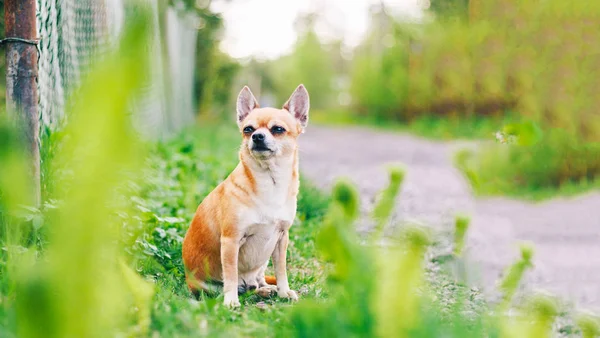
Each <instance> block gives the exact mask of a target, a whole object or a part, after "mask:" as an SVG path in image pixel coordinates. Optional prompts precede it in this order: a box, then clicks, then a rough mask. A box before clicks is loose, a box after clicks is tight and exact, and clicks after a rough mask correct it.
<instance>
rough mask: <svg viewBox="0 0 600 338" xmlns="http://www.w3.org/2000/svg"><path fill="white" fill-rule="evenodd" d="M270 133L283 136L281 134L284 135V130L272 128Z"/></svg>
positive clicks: (276, 127) (277, 127)
mask: <svg viewBox="0 0 600 338" xmlns="http://www.w3.org/2000/svg"><path fill="white" fill-rule="evenodd" d="M271 132H272V133H273V134H283V133H285V129H283V128H282V127H280V126H274V127H273V128H271Z"/></svg>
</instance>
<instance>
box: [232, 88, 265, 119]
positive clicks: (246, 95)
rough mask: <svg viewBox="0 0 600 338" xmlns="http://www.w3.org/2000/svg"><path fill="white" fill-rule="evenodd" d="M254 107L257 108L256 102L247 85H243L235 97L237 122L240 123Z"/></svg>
mask: <svg viewBox="0 0 600 338" xmlns="http://www.w3.org/2000/svg"><path fill="white" fill-rule="evenodd" d="M256 108H259V105H258V102H257V101H256V98H255V97H254V94H252V92H251V91H250V88H248V86H244V88H243V89H242V91H241V92H240V94H239V95H238V98H237V106H236V110H237V123H238V125H240V124H241V123H242V121H244V119H245V118H246V116H248V114H250V112H251V111H252V110H254V109H256Z"/></svg>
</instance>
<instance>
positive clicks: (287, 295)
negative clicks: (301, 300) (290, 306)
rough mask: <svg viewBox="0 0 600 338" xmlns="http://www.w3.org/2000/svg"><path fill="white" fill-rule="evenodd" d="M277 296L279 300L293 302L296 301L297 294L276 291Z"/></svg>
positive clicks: (291, 291) (288, 291) (290, 291)
mask: <svg viewBox="0 0 600 338" xmlns="http://www.w3.org/2000/svg"><path fill="white" fill-rule="evenodd" d="M277 296H279V298H287V299H291V300H293V301H297V300H298V294H297V293H296V291H294V290H290V289H287V290H279V291H277Z"/></svg>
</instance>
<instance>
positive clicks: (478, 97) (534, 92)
mask: <svg viewBox="0 0 600 338" xmlns="http://www.w3.org/2000/svg"><path fill="white" fill-rule="evenodd" d="M430 10H431V11H432V12H433V13H434V14H435V17H436V20H434V21H433V22H431V23H427V24H423V25H418V26H417V25H411V24H405V23H403V24H399V23H397V22H395V20H394V19H393V18H391V17H390V16H388V15H386V14H385V12H381V11H380V12H377V13H375V14H374V15H373V16H372V21H373V23H372V27H371V32H370V33H369V36H368V38H367V39H366V40H365V41H364V42H363V43H362V44H361V45H360V46H359V47H358V48H357V50H356V57H355V58H354V60H353V63H352V65H353V72H352V80H351V94H352V99H353V103H352V106H353V107H352V108H353V112H354V116H364V115H368V119H369V120H371V119H374V120H376V122H375V123H376V124H380V125H381V124H389V123H390V122H391V121H400V122H401V123H404V124H408V125H409V130H413V131H415V130H416V131H417V132H419V133H421V134H425V135H428V136H434V137H439V135H440V134H446V135H447V136H458V137H472V136H473V135H474V136H478V137H483V138H486V139H489V138H490V137H494V136H493V134H492V133H494V134H495V132H496V131H497V132H499V133H500V134H499V135H500V137H501V138H504V137H505V136H506V137H507V138H508V139H513V138H514V139H515V140H516V141H517V144H518V145H520V146H523V147H512V148H511V150H510V155H506V154H504V153H506V152H507V151H503V150H494V151H493V152H491V153H490V151H488V149H486V150H484V151H482V152H481V153H482V155H480V156H481V157H482V158H480V159H479V160H478V161H479V162H481V163H480V164H477V165H475V167H480V169H478V168H470V169H469V172H468V173H467V175H469V176H473V173H478V175H479V176H481V177H479V178H478V180H477V181H478V182H479V183H481V184H482V185H484V186H485V187H483V186H479V187H478V188H477V189H479V192H481V193H484V194H490V193H492V194H500V193H511V194H521V193H523V192H526V193H528V194H529V193H531V192H535V194H536V195H539V194H538V193H537V192H538V191H541V190H543V191H546V192H547V191H553V190H554V191H556V190H558V191H563V190H565V189H566V190H569V191H577V190H581V189H580V188H579V187H580V186H587V187H590V186H597V184H596V181H597V178H598V177H599V176H600V171H599V170H598V161H597V158H598V154H599V152H598V145H597V144H598V142H600V139H598V136H597V135H600V124H598V122H596V121H597V120H598V119H595V118H594V117H593V116H595V115H594V114H595V113H594V112H596V111H597V109H596V107H597V106H598V102H597V99H596V97H597V96H596V95H594V94H593V93H591V92H590V91H593V88H595V87H596V86H597V84H596V82H597V80H596V79H598V76H597V74H596V72H597V70H596V68H594V67H593V64H594V62H595V61H594V60H595V58H596V57H595V55H597V54H598V52H597V46H596V45H594V44H590V43H589V41H593V40H594V39H597V37H596V35H597V32H594V33H591V32H590V34H591V35H590V34H588V33H587V32H588V29H587V28H586V27H587V26H586V25H587V23H591V22H596V21H597V20H598V18H599V17H600V5H598V4H596V3H593V4H592V3H589V2H584V1H576V2H569V3H566V2H563V1H560V0H550V1H530V2H518V3H515V2H513V1H505V0H493V1H475V0H473V1H466V0H437V1H431V8H430ZM467 17H468V19H469V20H464V19H466V18H467ZM456 18H459V20H454V19H456ZM515 26H518V27H520V28H519V29H516V30H515V29H514V27H515ZM566 27H568V29H567V28H566ZM558 46H563V47H561V48H559V47H558ZM575 60H578V61H575ZM594 74H595V75H594ZM511 119H514V120H513V121H510V120H511ZM477 120H481V121H486V122H484V123H482V124H479V123H477V124H474V123H465V121H477ZM358 122H363V120H359V121H358ZM489 125H492V126H495V130H490V129H489ZM502 125H505V127H504V128H501V126H502ZM465 126H467V128H465ZM472 127H475V128H476V129H481V130H480V131H475V132H474V131H472V130H469V129H473V128H472ZM492 129H493V128H492ZM517 135H518V137H513V136H517ZM503 142H504V140H503ZM565 187H566V188H565Z"/></svg>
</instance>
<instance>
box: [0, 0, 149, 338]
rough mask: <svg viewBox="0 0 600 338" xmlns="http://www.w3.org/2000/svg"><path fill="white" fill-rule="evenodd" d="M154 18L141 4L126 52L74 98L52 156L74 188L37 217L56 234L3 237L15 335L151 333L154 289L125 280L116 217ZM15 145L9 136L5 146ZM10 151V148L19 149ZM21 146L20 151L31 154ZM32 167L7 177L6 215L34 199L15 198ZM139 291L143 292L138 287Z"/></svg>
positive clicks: (6, 293)
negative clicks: (36, 238) (133, 309)
mask: <svg viewBox="0 0 600 338" xmlns="http://www.w3.org/2000/svg"><path fill="white" fill-rule="evenodd" d="M147 20H148V15H147V13H146V12H145V11H144V10H143V9H142V8H138V12H137V15H136V16H133V17H131V18H130V20H129V22H128V26H127V29H126V32H125V34H124V37H123V41H122V45H121V46H120V48H119V49H118V51H117V52H115V53H111V55H109V56H108V57H107V58H106V59H104V60H102V61H101V63H100V64H99V65H98V68H95V69H93V70H92V71H91V72H90V74H89V76H88V78H87V80H86V83H85V84H84V85H83V87H82V90H81V91H80V96H79V97H78V99H77V101H75V102H73V104H72V105H71V107H72V112H71V114H70V117H71V119H70V123H69V125H68V126H67V129H66V130H65V134H67V135H69V137H68V138H67V139H65V140H64V142H63V144H62V146H61V148H60V149H59V150H57V151H56V153H55V155H56V158H55V159H53V161H52V162H53V163H52V166H56V167H57V168H62V169H60V170H65V169H66V166H68V171H69V174H68V177H66V178H65V180H64V181H63V182H64V183H65V186H66V188H65V189H61V190H60V191H55V192H53V195H52V197H53V198H56V199H58V200H59V201H60V206H59V207H56V206H53V207H49V206H50V203H51V201H52V200H50V199H49V200H48V201H46V202H45V203H44V208H45V209H46V210H50V211H51V212H48V213H44V214H43V215H41V217H42V218H41V221H39V220H38V221H36V219H37V218H34V219H31V221H32V222H33V224H34V229H35V228H36V227H48V228H49V229H51V230H50V231H48V235H47V239H44V240H43V241H42V242H43V243H39V245H36V243H31V242H30V241H27V239H26V238H23V237H22V236H3V237H2V246H3V248H8V249H9V253H8V254H7V255H6V256H4V257H3V263H4V264H3V265H2V269H3V271H2V274H1V276H2V284H3V285H9V287H8V288H5V289H4V290H3V293H2V296H3V298H4V299H6V302H3V307H4V311H3V313H5V314H6V316H7V317H9V316H15V318H16V320H17V321H16V323H15V324H14V325H15V326H14V327H12V325H11V326H4V325H6V324H7V323H6V320H5V318H3V321H2V323H3V331H6V333H7V334H10V335H18V336H20V337H64V336H77V337H94V336H98V335H100V334H101V333H102V334H109V335H110V334H119V333H121V334H128V333H133V332H138V333H141V334H145V333H146V332H147V331H146V330H147V328H148V323H149V313H148V311H147V309H148V308H149V305H150V303H149V299H150V297H151V293H152V291H151V289H150V288H149V287H148V286H146V284H145V282H144V281H141V280H139V279H137V280H136V281H135V282H134V283H129V284H127V283H125V281H124V279H126V280H131V279H132V275H131V273H129V272H128V271H129V270H128V268H125V269H122V268H119V266H118V264H119V262H118V259H119V256H120V251H119V248H118V246H117V245H116V243H117V240H118V238H119V227H118V224H117V223H116V222H115V220H114V219H113V218H112V216H111V214H112V213H113V212H115V211H117V210H119V209H121V208H123V205H121V204H120V203H119V199H118V198H117V197H116V194H115V192H116V190H115V189H116V188H117V187H118V186H119V185H120V184H122V183H123V182H124V180H125V179H126V177H127V174H126V173H127V172H128V171H130V170H135V168H136V165H137V164H139V162H138V160H139V159H140V158H139V157H138V156H139V155H143V153H142V151H141V149H140V147H139V144H138V143H137V142H136V139H135V138H134V137H133V135H134V133H133V130H132V129H131V126H130V124H129V122H130V121H129V115H128V114H126V111H127V107H128V103H129V102H130V101H129V100H130V98H131V97H133V95H134V94H135V93H136V91H137V90H138V89H139V87H140V86H141V84H142V81H143V80H144V76H145V72H144V69H145V68H144V66H145V65H146V64H147V58H146V57H145V55H140V53H141V52H142V51H143V50H144V49H143V48H142V47H143V46H144V43H145V42H146V39H147V37H148V35H147V33H148V28H147V27H148V21H147ZM10 146H11V144H5V143H3V144H2V148H3V149H7V148H5V147H10ZM13 146H14V144H13ZM12 149H18V147H14V148H12ZM8 150H9V152H8V154H10V150H11V148H8ZM2 153H3V154H2V156H3V157H4V156H5V154H4V151H2ZM22 154H23V153H20V154H18V156H19V157H21V159H22V160H23V157H22ZM11 158H13V159H14V157H13V156H8V158H6V157H5V158H3V159H2V161H0V162H1V163H2V164H3V165H4V164H6V165H7V167H5V168H3V170H0V171H2V172H5V171H4V169H10V168H11V167H12V168H14V167H13V165H12V164H11V163H16V162H14V161H12V160H10V159H11ZM6 159H8V160H9V161H8V162H5V161H4V160H6ZM57 171H58V169H57V170H54V172H57ZM9 172H10V171H9ZM26 172H27V170H23V171H21V173H18V172H12V175H13V178H12V179H11V181H3V182H1V187H0V189H1V190H2V191H3V193H2V201H3V203H2V204H3V205H5V206H7V209H6V210H4V212H3V216H4V215H10V214H13V213H14V212H15V211H16V209H17V208H16V207H17V205H15V204H11V202H10V201H17V200H20V203H28V202H27V199H23V198H21V197H19V198H15V197H16V196H19V195H20V194H19V193H18V192H19V191H21V192H27V191H29V189H27V188H26V186H24V185H22V184H21V183H22V182H24V179H26V178H24V177H23V176H24V173H26ZM29 210H32V211H33V208H29ZM2 221H3V226H4V228H5V229H8V230H9V231H10V232H13V233H14V232H15V231H16V230H17V229H19V228H20V225H19V223H18V222H12V221H10V220H8V219H4V218H3V220H2ZM26 221H27V219H26ZM21 229H24V228H21ZM46 241H47V243H45V242H46ZM13 248H14V249H13ZM40 249H42V250H41V251H39V250H40ZM124 273H126V274H127V275H124ZM126 277H127V278H126ZM142 290H143V291H142ZM140 291H141V293H140ZM136 294H144V296H143V297H135V296H132V295H136ZM133 298H136V301H134V300H133ZM134 303H135V304H136V306H138V308H139V313H138V316H137V318H132V317H131V316H129V313H128V311H129V307H130V306H131V304H134Z"/></svg>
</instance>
